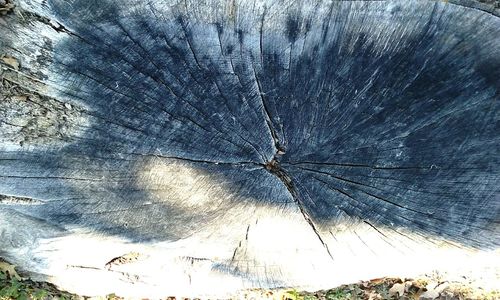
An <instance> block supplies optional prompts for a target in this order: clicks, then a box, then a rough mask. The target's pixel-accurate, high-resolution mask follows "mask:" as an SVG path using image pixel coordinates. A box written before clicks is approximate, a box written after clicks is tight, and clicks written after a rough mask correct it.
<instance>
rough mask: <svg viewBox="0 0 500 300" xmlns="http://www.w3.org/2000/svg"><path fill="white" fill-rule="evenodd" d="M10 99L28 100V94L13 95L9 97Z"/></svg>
mask: <svg viewBox="0 0 500 300" xmlns="http://www.w3.org/2000/svg"><path fill="white" fill-rule="evenodd" d="M11 99H12V100H14V101H26V100H28V96H26V95H15V96H12V97H11Z"/></svg>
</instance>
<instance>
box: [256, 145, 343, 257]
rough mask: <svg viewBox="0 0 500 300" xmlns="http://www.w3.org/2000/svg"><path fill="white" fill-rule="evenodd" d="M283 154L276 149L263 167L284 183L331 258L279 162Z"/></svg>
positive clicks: (326, 246) (328, 250) (291, 181)
mask: <svg viewBox="0 0 500 300" xmlns="http://www.w3.org/2000/svg"><path fill="white" fill-rule="evenodd" d="M283 154H284V152H283V151H280V150H278V151H277V153H276V154H275V155H274V157H273V159H272V160H270V161H268V162H267V163H266V164H264V167H265V169H266V170H267V171H269V173H271V174H273V175H274V176H276V177H278V179H279V180H280V181H281V182H282V183H283V184H284V185H285V187H286V188H287V190H288V192H289V193H290V195H291V196H292V198H293V200H294V201H295V203H296V204H297V206H298V207H299V210H300V213H301V214H302V216H303V217H304V220H306V222H307V223H308V224H309V226H311V228H312V230H313V231H314V233H315V234H316V236H317V237H318V239H319V241H320V242H321V244H322V245H323V247H324V248H325V250H326V252H327V253H328V255H329V256H330V257H331V258H332V259H333V255H332V253H331V252H330V249H329V248H328V245H327V244H326V243H325V241H324V240H323V238H322V237H321V234H320V233H319V231H318V229H317V228H316V225H315V224H314V222H313V220H312V219H311V217H310V216H309V214H308V213H307V211H306V209H305V205H304V203H303V201H302V198H301V197H300V194H299V192H298V190H297V188H296V187H295V185H294V182H293V180H292V177H291V176H290V175H289V174H288V173H287V172H286V171H285V169H283V168H282V167H281V165H280V163H279V160H280V157H281V156H282V155H283Z"/></svg>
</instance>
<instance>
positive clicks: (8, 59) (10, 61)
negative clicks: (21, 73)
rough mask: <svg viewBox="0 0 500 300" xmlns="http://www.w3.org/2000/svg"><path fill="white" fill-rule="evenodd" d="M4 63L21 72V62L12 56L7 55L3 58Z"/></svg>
mask: <svg viewBox="0 0 500 300" xmlns="http://www.w3.org/2000/svg"><path fill="white" fill-rule="evenodd" d="M2 61H3V62H4V63H5V64H7V65H9V66H11V67H12V68H13V69H14V70H16V71H18V70H19V61H18V60H17V59H16V58H15V57H12V56H9V55H6V56H3V57H2Z"/></svg>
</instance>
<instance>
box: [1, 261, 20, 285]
mask: <svg viewBox="0 0 500 300" xmlns="http://www.w3.org/2000/svg"><path fill="white" fill-rule="evenodd" d="M0 271H3V272H7V273H9V275H10V277H15V278H16V279H17V280H21V276H19V274H17V272H16V270H15V266H14V265H11V264H9V263H6V262H3V261H0Z"/></svg>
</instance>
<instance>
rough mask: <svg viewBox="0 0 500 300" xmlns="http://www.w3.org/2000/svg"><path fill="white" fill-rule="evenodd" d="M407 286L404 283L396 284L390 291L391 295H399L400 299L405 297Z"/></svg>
mask: <svg viewBox="0 0 500 300" xmlns="http://www.w3.org/2000/svg"><path fill="white" fill-rule="evenodd" d="M405 286H406V285H405V284H404V283H395V284H394V285H393V286H392V287H391V288H390V289H389V295H391V296H394V295H396V294H397V296H398V297H401V296H403V294H404V293H405Z"/></svg>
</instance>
